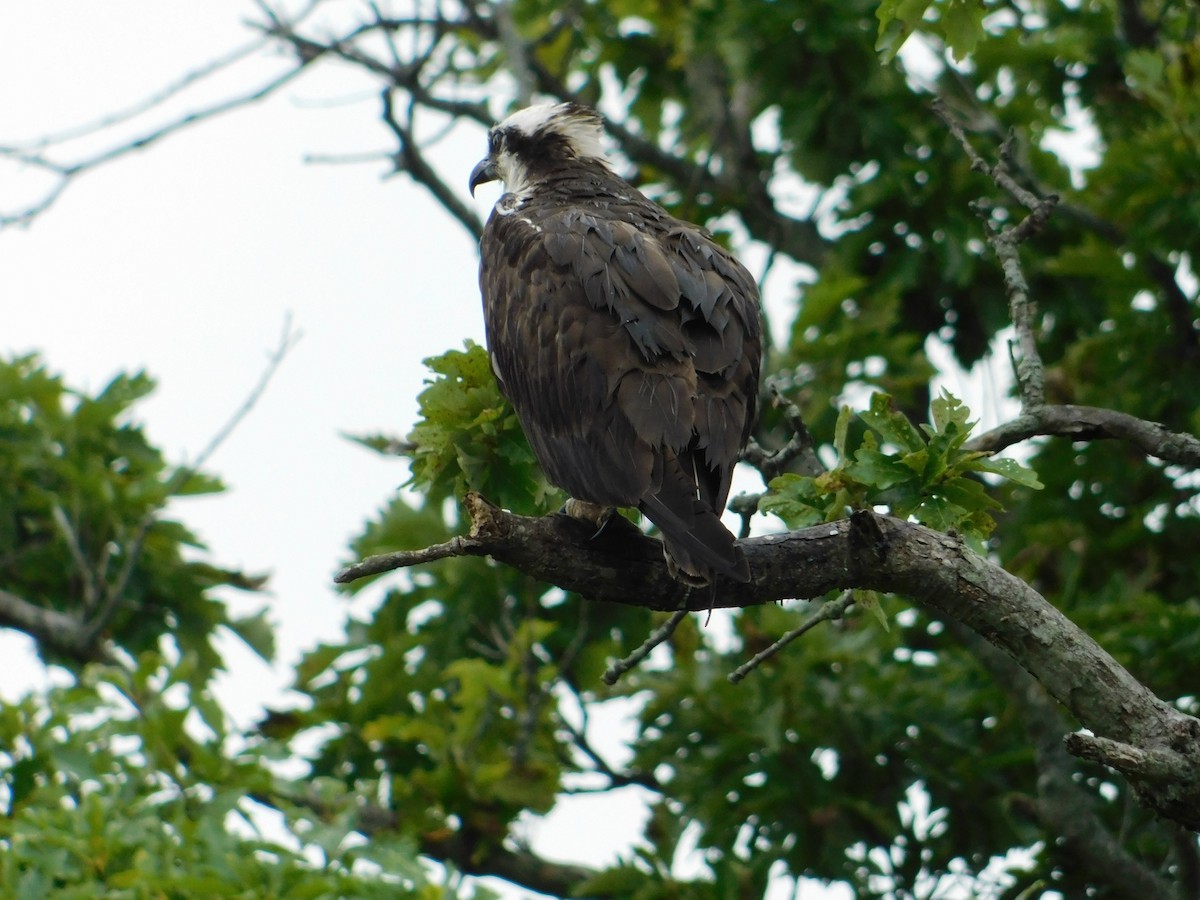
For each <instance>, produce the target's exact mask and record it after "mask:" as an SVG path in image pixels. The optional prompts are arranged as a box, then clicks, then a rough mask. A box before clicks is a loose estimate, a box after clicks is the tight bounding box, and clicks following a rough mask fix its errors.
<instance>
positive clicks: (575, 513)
mask: <svg viewBox="0 0 1200 900" xmlns="http://www.w3.org/2000/svg"><path fill="white" fill-rule="evenodd" d="M559 512H560V513H562V514H563V515H567V516H570V517H571V518H572V519H581V520H583V521H584V522H590V523H591V524H592V525H594V526H596V531H595V533H594V534H592V536H591V538H590V540H595V539H596V538H598V537H600V535H601V534H603V533H604V529H605V528H607V527H608V525H609V523H610V522H612V520H613V519H614V518H618V516H617V510H616V507H613V506H601V505H600V504H599V503H589V502H588V501H586V500H576V499H575V498H574V497H570V498H568V499H567V502H566V503H564V504H563V505H562V509H560V510H559Z"/></svg>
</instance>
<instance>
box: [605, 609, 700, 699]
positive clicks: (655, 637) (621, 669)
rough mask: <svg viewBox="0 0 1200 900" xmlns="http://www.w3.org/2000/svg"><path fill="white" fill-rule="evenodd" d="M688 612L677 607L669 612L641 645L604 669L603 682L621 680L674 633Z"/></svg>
mask: <svg viewBox="0 0 1200 900" xmlns="http://www.w3.org/2000/svg"><path fill="white" fill-rule="evenodd" d="M689 612H690V610H688V609H677V610H675V612H673V613H671V617H670V618H669V619H667V621H665V622H664V623H663V624H662V625H660V626H659V627H658V628H655V629H654V631H652V632H650V636H649V637H648V638H646V640H644V641H643V642H642V645H641V646H640V647H638V648H637V649H636V650H634V651H633V652H632V653H630V654H629V655H628V656H627V657H625V658H624V659H619V660H617V661H616V662H614V663H613V664H612V665H610V666H609V667H608V668H607V669H605V670H604V675H603V676H602V678H603V679H604V683H605V684H607V685H610V686H611V685H614V684H616V683H617V682H618V681H620V680H621V676H622V675H624V674H625V673H626V672H628V671H629V670H630V669H632V668H633V667H634V666H636V665H637V664H638V663H640V662H641V661H642V660H643V659H645V658H646V657H647V656H649V655H650V652H651V651H652V650H653V649H654V648H655V647H657V646H658V645H659V644H661V643H662V642H663V641H665V640H666V639H667V638H669V637H670V636H671V635H673V634H674V633H675V629H676V628H678V627H679V623H680V622H682V621H683V619H684V617H685V616H686V615H687V614H688V613H689Z"/></svg>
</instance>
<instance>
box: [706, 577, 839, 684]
mask: <svg viewBox="0 0 1200 900" xmlns="http://www.w3.org/2000/svg"><path fill="white" fill-rule="evenodd" d="M853 605H854V592H853V591H843V592H842V595H841V596H840V597H838V598H837V599H836V600H832V601H830V602H829V603H826V604H825V605H824V606H822V607H821V608H820V609H819V610H817V611H816V612H815V613H813V614H812V615H811V616H809V617H808V618H807V619H805V620H804V621H803V622H802V623H801V624H800V625H799V626H797V627H796V628H793V629H792V630H791V631H789V632H788V633H787V634H785V635H784V636H783V637H781V638H780V639H779V640H777V641H776V642H775V643H773V644H771V646H769V647H767V648H766V649H765V650H762V651H761V652H759V653H756V654H754V656H753V657H752V658H751V659H750V660H749V661H748V662H744V663H742V664H741V665H740V666H738V667H737V668H736V669H734V670H733V671H732V672H730V673H729V680H730V682H731V683H733V684H737V683H738V682H739V681H741V680H742V679H743V678H745V677H746V676H747V675H749V674H750V673H751V672H753V671H754V670H755V669H757V668H758V667H759V666H760V665H762V664H763V662H765V661H766V660H768V659H770V658H771V657H772V656H774V655H775V654H776V653H778V652H779V651H780V650H782V649H783V648H784V647H786V646H787V645H788V644H790V643H791V642H792V641H794V640H796V638H799V637H802V636H804V635H805V634H807V633H808V632H809V631H811V630H812V629H813V628H815V627H816V626H818V625H820V624H821V623H822V622H830V621H833V620H834V619H840V618H841V617H842V616H844V615H845V614H846V611H847V610H849V609H850V607H852V606H853Z"/></svg>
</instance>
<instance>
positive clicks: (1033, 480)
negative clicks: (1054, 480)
mask: <svg viewBox="0 0 1200 900" xmlns="http://www.w3.org/2000/svg"><path fill="white" fill-rule="evenodd" d="M969 468H970V469H971V470H972V471H975V472H989V473H991V474H992V475H999V476H1001V477H1002V478H1007V479H1008V480H1009V481H1012V482H1014V483H1016V484H1019V485H1021V486H1022V487H1027V488H1031V489H1033V490H1035V491H1040V490H1041V489H1042V488H1043V487H1044V486H1045V485H1043V484H1042V483H1041V482H1040V481H1039V480H1038V477H1037V472H1035V471H1033V469H1031V468H1029V467H1028V466H1024V465H1022V464H1021V463H1019V462H1017V461H1016V460H1015V459H998V458H996V457H985V458H982V459H977V460H974V461H972V462H971V463H970V465H969Z"/></svg>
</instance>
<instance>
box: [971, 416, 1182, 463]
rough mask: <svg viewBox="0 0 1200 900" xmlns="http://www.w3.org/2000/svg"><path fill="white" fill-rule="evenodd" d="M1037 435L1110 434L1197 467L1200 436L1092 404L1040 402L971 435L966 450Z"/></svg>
mask: <svg viewBox="0 0 1200 900" xmlns="http://www.w3.org/2000/svg"><path fill="white" fill-rule="evenodd" d="M1037 435H1057V436H1061V437H1069V438H1071V439H1072V440H1076V441H1092V440H1102V439H1106V438H1111V439H1115V440H1122V441H1126V442H1128V443H1130V444H1132V445H1133V446H1135V447H1137V448H1138V449H1139V450H1141V451H1142V452H1144V453H1145V454H1146V455H1147V456H1153V457H1156V458H1157V459H1161V460H1163V461H1164V462H1169V463H1175V464H1177V465H1181V466H1187V467H1188V468H1192V469H1198V468H1200V439H1197V438H1195V437H1193V436H1192V435H1190V434H1183V433H1181V432H1173V431H1168V430H1167V429H1166V428H1164V427H1163V426H1162V425H1159V424H1158V423H1157V422H1147V421H1146V420H1145V419H1139V418H1136V417H1134V416H1131V415H1127V414H1126V413H1122V412H1117V411H1116V410H1112V409H1101V408H1099V407H1094V406H1071V405H1064V406H1043V407H1041V408H1040V409H1036V410H1032V411H1029V412H1025V413H1023V414H1022V415H1020V416H1018V417H1017V418H1015V419H1013V420H1012V421H1011V422H1006V423H1005V424H1003V425H1000V426H999V427H997V428H993V429H992V430H991V431H987V432H985V433H983V434H981V435H979V436H978V437H975V438H972V439H971V440H970V441H969V442H968V443H967V449H969V450H982V451H985V452H991V453H994V452H997V451H1000V450H1003V449H1004V448H1005V447H1008V446H1011V445H1012V444H1016V443H1019V442H1021V441H1024V440H1027V439H1029V438H1031V437H1035V436H1037Z"/></svg>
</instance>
